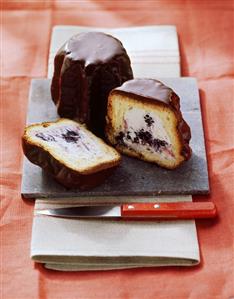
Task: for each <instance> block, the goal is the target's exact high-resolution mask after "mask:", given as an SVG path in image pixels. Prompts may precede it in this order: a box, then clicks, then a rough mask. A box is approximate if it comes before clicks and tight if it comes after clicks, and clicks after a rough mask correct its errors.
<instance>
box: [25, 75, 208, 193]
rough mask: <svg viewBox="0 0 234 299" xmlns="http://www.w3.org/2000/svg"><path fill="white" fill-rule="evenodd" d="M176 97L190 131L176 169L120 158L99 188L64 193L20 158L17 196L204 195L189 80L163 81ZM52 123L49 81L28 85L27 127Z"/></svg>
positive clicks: (199, 132) (201, 148)
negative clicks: (187, 154) (188, 153)
mask: <svg viewBox="0 0 234 299" xmlns="http://www.w3.org/2000/svg"><path fill="white" fill-rule="evenodd" d="M161 81H162V82H164V83H165V84H166V85H168V86H170V87H172V88H173V89H174V91H175V92H176V93H177V94H178V95H179V96H180V99H181V110H182V112H183V116H184V118H185V120H186V121H187V122H188V124H189V126H190V127H191V132H192V140H191V147H192V150H193V154H192V158H191V159H190V160H189V161H188V162H186V163H184V164H183V165H182V166H180V167H179V168H178V169H176V170H173V171H172V170H166V169H163V168H160V167H158V166H157V165H155V164H151V163H147V162H144V161H140V160H137V159H135V158H130V157H127V156H123V159H122V163H121V165H120V166H119V168H118V169H117V170H116V171H115V173H114V174H113V175H111V176H110V177H109V178H108V179H107V180H106V181H105V182H104V183H103V184H102V185H100V186H98V187H96V188H94V189H92V190H89V191H79V190H77V189H70V190H68V189H66V188H64V187H63V186H61V185H60V184H58V183H57V182H56V181H54V179H53V178H52V177H50V175H48V174H47V173H45V172H44V171H43V170H42V169H41V168H40V167H38V166H36V165H34V164H32V163H31V162H29V161H28V160H27V159H26V158H24V162H23V177H22V188H21V194H22V196H23V197H25V198H43V197H46V198H48V197H50V198H51V197H56V198H58V197H66V198H67V197H81V196H117V195H118V196H133V195H135V196H137V195H145V196H146V195H147V196H154V195H159V194H174V195H175V194H207V193H209V182H208V172H207V160H206V152H205V144H204V135H203V126H202V119H201V111H200V101H199V93H198V88H197V83H196V79H194V78H173V79H172V78H163V79H161ZM57 118H58V115H57V113H56V107H55V106H54V104H53V102H52V100H51V96H50V79H34V80H32V82H31V88H30V97H29V109H28V117H27V124H32V123H37V122H42V121H51V120H55V119H57Z"/></svg>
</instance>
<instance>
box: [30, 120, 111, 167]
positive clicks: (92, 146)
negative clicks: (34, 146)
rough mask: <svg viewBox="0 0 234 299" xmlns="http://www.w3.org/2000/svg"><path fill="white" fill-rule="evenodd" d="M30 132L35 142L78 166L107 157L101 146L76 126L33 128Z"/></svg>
mask: <svg viewBox="0 0 234 299" xmlns="http://www.w3.org/2000/svg"><path fill="white" fill-rule="evenodd" d="M31 133H32V135H31V136H32V138H33V139H35V140H36V142H39V143H40V144H42V145H44V146H45V147H47V148H49V149H50V150H51V152H53V153H54V154H55V155H56V156H57V157H61V159H63V160H64V161H67V162H69V163H71V164H72V165H77V163H78V162H79V167H83V166H84V167H87V166H88V165H93V164H94V163H96V162H97V161H99V162H100V159H101V160H104V159H105V160H106V158H107V157H108V154H107V153H103V150H104V149H103V146H101V145H99V144H98V142H97V141H96V140H93V139H92V138H91V136H90V135H88V134H87V133H86V132H85V131H82V130H81V129H80V128H79V127H78V126H74V125H67V126H66V127H64V126H58V127H56V128H53V127H47V128H43V130H39V129H38V128H35V129H33V131H32V132H31ZM103 158H104V159H103Z"/></svg>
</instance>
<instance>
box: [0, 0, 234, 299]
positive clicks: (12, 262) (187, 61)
mask: <svg viewBox="0 0 234 299" xmlns="http://www.w3.org/2000/svg"><path fill="white" fill-rule="evenodd" d="M2 7H3V13H2V22H3V30H2V40H3V43H2V50H3V56H2V57H3V58H2V64H1V66H2V72H1V84H2V86H1V90H2V97H1V101H2V102H1V118H0V119H1V141H2V142H1V152H2V155H1V186H2V189H1V212H0V215H1V246H2V250H1V274H2V278H1V296H2V298H4V299H38V298H41V299H44V298H48V299H50V298H51V299H59V298H64V299H66V298H69V299H73V298H81V299H82V298H88V299H91V298H95V299H96V298H101V299H107V298H108V299H125V298H147V299H151V298H152V299H155V298H157V299H160V298H163V299H165V298H168V299H169V298H180V299H183V298H184V299H187V298H190V299H194V298H205V299H211V298H212V299H214V298H217V299H219V298H232V297H234V290H233V285H232V282H233V267H232V265H233V211H232V209H233V200H234V196H233V191H234V189H233V181H234V175H233V173H234V169H233V157H234V155H233V153H234V149H233V148H234V146H233V144H234V142H233V141H234V140H233V136H234V134H233V133H234V132H233V128H234V122H233V120H234V117H233V116H234V115H233V114H234V106H233V102H234V101H233V91H234V90H233V73H234V65H233V61H234V59H233V44H234V40H233V39H234V32H233V30H234V29H233V23H232V21H233V8H234V2H233V1H228V0H224V1H219V0H216V1H215V0H213V1H209V0H206V1H201V0H196V1H183V0H168V1H163V0H158V1H149V0H145V1H133V0H127V1H104V0H103V1H97V0H96V1H92V0H87V1H81V0H77V1H59V0H57V1H56V0H54V1H49V0H41V1H32V0H29V1H12V0H9V1H3V3H2ZM58 24H63V25H70V24H74V25H83V26H99V27H125V26H141V25H160V24H162V25H165V24H172V25H176V26H177V30H178V34H179V40H180V51H181V55H182V59H181V60H182V75H183V76H191V77H196V78H197V79H198V86H199V89H200V96H201V106H202V114H203V123H204V129H205V136H206V148H207V156H208V165H209V177H210V187H211V194H210V195H209V196H194V200H212V201H213V202H214V203H215V204H216V205H217V208H218V212H219V217H218V219H217V220H216V221H204V220H203V221H197V229H198V237H199V243H200V248H201V257H202V261H201V264H200V265H199V266H197V267H194V268H180V267H168V268H154V269H146V268H144V269H137V270H121V271H120V270H118V271H107V272H83V273H61V272H55V271H50V270H45V269H44V268H43V267H42V266H40V265H35V264H34V263H33V262H32V261H31V260H30V258H29V254H30V240H31V225H32V217H33V216H32V215H33V207H34V203H33V202H30V201H27V200H22V199H21V197H20V185H21V174H22V158H23V155H22V151H21V140H20V137H21V135H22V132H23V129H24V126H25V122H26V109H27V102H28V92H29V84H30V81H31V79H32V78H43V77H46V74H47V61H48V52H49V41H50V34H51V28H52V26H54V25H58Z"/></svg>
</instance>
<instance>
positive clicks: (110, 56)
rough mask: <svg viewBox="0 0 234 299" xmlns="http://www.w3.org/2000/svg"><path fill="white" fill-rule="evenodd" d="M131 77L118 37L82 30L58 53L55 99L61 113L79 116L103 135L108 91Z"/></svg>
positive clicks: (72, 116) (81, 120)
mask: <svg viewBox="0 0 234 299" xmlns="http://www.w3.org/2000/svg"><path fill="white" fill-rule="evenodd" d="M132 78H133V74H132V69H131V64H130V59H129V57H128V55H127V52H126V50H125V49H124V47H123V45H122V43H121V42H120V41H119V40H118V39H116V38H114V37H112V36H111V35H107V34H105V33H102V32H87V33H81V34H78V35H75V36H73V37H72V38H71V39H70V40H68V41H67V42H66V43H65V44H64V46H63V47H62V48H61V49H60V50H59V51H58V53H57V55H56V56H55V60H54V75H53V78H52V84H51V94H52V99H53V101H54V103H55V104H56V105H57V109H58V114H59V115H60V116H61V117H66V118H70V119H77V120H79V121H80V122H81V123H85V124H87V126H88V128H89V129H90V130H91V131H93V132H94V133H96V134H97V135H99V136H103V134H104V127H105V117H106V109H107V108H106V107H107V98H108V94H109V92H110V91H111V90H112V89H113V88H115V87H118V86H120V85H121V84H122V83H124V82H125V81H127V80H129V79H132Z"/></svg>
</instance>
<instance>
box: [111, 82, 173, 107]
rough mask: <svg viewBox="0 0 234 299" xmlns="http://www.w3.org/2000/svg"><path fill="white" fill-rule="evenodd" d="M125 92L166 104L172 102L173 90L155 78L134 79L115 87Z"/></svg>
mask: <svg viewBox="0 0 234 299" xmlns="http://www.w3.org/2000/svg"><path fill="white" fill-rule="evenodd" d="M115 90H120V91H123V92H127V93H131V94H132V95H133V96H134V95H138V96H142V97H144V98H148V99H152V100H157V101H160V102H163V103H165V104H170V101H171V95H172V93H173V90H172V89H171V88H169V87H167V86H166V85H164V84H163V83H162V82H160V81H158V80H154V79H134V80H129V81H127V82H125V83H124V84H123V85H121V86H120V87H117V88H115Z"/></svg>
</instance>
